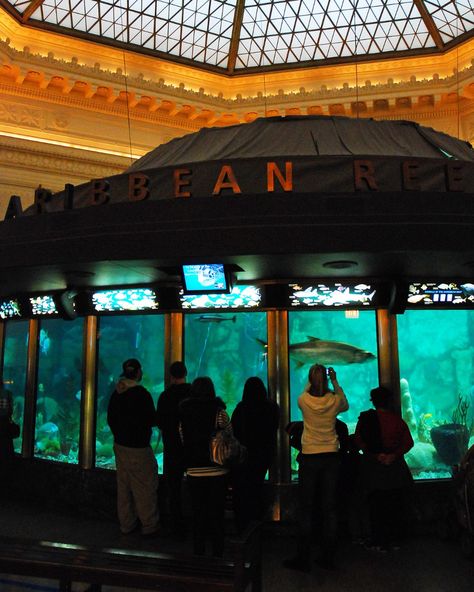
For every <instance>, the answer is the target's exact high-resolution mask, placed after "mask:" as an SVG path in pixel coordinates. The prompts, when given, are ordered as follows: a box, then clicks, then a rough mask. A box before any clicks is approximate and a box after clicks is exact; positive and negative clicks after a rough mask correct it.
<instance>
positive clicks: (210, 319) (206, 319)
mask: <svg viewBox="0 0 474 592" xmlns="http://www.w3.org/2000/svg"><path fill="white" fill-rule="evenodd" d="M196 320H197V321H199V322H200V323H223V322H224V321H232V322H233V323H235V321H236V315H234V316H233V317H231V318H227V317H223V316H222V315H217V314H216V315H214V314H203V315H201V316H199V317H198V318H197V319H196Z"/></svg>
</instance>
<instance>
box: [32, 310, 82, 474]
mask: <svg viewBox="0 0 474 592" xmlns="http://www.w3.org/2000/svg"><path fill="white" fill-rule="evenodd" d="M82 338H83V319H76V320H74V321H64V320H62V319H48V320H45V321H42V322H41V328H40V335H39V355H38V391H37V393H36V430H35V456H37V457H40V458H45V459H48V460H55V461H60V462H66V463H71V464H75V463H77V462H78V459H77V456H78V449H79V429H80V419H81V389H82Z"/></svg>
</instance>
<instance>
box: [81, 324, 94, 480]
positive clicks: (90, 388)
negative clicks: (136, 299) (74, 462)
mask: <svg viewBox="0 0 474 592" xmlns="http://www.w3.org/2000/svg"><path fill="white" fill-rule="evenodd" d="M83 335H84V336H83V356H82V396H81V434H80V440H79V466H80V467H81V468H82V469H92V468H93V467H94V464H95V430H96V390H97V317H95V316H88V317H86V318H85V319H84V333H83Z"/></svg>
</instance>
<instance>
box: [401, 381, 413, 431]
mask: <svg viewBox="0 0 474 592" xmlns="http://www.w3.org/2000/svg"><path fill="white" fill-rule="evenodd" d="M400 397H401V405H402V417H403V419H404V420H405V421H406V422H407V424H408V427H409V428H410V432H411V433H412V435H414V434H416V417H415V412H414V411H413V405H412V400H411V393H410V387H409V385H408V380H407V379H406V378H401V379H400Z"/></svg>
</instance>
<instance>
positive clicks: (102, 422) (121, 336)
mask: <svg viewBox="0 0 474 592" xmlns="http://www.w3.org/2000/svg"><path fill="white" fill-rule="evenodd" d="M164 325H165V322H164V316H163V315H126V316H103V317H100V319H99V327H98V340H97V348H98V365H97V368H98V371H97V425H96V465H97V466H99V467H102V468H114V467H115V459H114V454H113V437H112V433H111V432H110V428H109V426H108V425H107V405H108V402H109V398H110V395H111V394H112V392H113V390H114V387H115V383H116V382H117V379H118V377H119V376H120V373H121V372H122V363H123V362H124V361H125V360H126V359H128V358H138V359H139V360H140V362H141V364H142V368H143V379H142V382H141V384H142V385H143V386H144V387H145V388H146V389H148V390H149V391H150V393H151V396H152V397H153V401H154V403H155V406H156V402H157V400H158V396H159V395H160V393H161V392H162V391H163V389H164ZM152 443H153V446H154V449H155V454H156V456H157V459H158V465H159V467H160V469H161V468H162V462H161V461H162V452H163V450H162V445H161V440H160V438H159V433H158V429H156V430H155V434H154V435H153V438H152Z"/></svg>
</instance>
